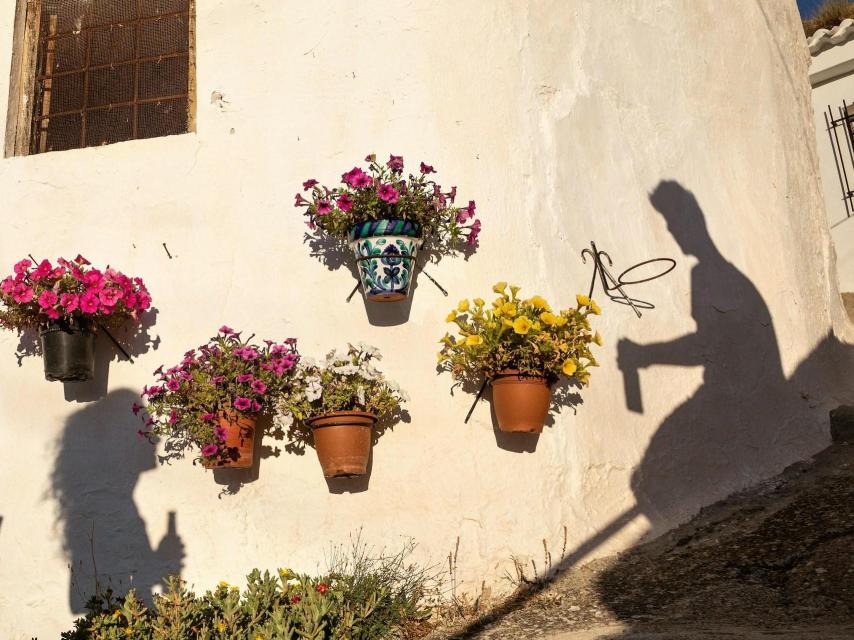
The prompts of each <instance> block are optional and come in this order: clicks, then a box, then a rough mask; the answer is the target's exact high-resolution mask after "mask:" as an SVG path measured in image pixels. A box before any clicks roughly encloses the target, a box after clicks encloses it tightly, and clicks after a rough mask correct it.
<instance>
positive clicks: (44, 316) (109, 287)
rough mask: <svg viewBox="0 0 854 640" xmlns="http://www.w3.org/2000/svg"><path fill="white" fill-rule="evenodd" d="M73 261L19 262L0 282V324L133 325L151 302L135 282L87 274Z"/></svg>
mask: <svg viewBox="0 0 854 640" xmlns="http://www.w3.org/2000/svg"><path fill="white" fill-rule="evenodd" d="M90 265H91V263H90V262H89V261H88V260H87V259H86V258H84V257H83V256H80V255H78V256H77V257H76V258H75V259H74V260H66V259H65V258H59V259H58V260H57V261H56V265H53V264H51V262H50V261H49V260H42V261H41V262H39V263H38V264H37V265H34V264H33V261H32V260H26V259H25V260H21V261H20V262H18V263H17V264H16V265H15V267H14V273H13V274H12V275H10V276H7V277H6V278H4V279H3V280H2V281H0V302H2V303H3V306H4V307H5V309H4V310H3V312H2V316H0V321H3V323H4V324H8V325H11V326H12V327H13V328H23V327H25V326H34V325H36V326H45V325H48V324H50V323H52V322H60V321H62V322H65V323H67V324H69V325H72V324H83V325H92V324H95V323H97V322H102V321H104V320H106V319H112V324H115V323H116V322H117V321H121V320H124V319H126V318H132V319H134V320H136V319H138V317H139V313H140V312H141V311H145V310H146V309H148V308H149V307H150V306H151V296H150V295H149V293H148V289H146V287H145V284H144V283H143V281H142V279H141V278H131V277H128V276H126V275H124V274H123V273H121V272H120V271H116V270H115V269H112V268H109V267H108V268H107V269H105V270H104V271H101V270H100V269H95V268H91V266H90Z"/></svg>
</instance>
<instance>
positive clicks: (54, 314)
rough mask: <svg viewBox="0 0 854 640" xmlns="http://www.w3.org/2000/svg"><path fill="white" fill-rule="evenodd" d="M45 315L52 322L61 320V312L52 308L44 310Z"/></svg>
mask: <svg viewBox="0 0 854 640" xmlns="http://www.w3.org/2000/svg"><path fill="white" fill-rule="evenodd" d="M44 314H45V315H46V316H47V317H48V318H50V319H51V320H59V311H57V310H56V309H54V308H53V307H50V308H49V309H45V310H44Z"/></svg>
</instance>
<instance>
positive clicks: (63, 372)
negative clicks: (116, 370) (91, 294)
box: [39, 327, 95, 382]
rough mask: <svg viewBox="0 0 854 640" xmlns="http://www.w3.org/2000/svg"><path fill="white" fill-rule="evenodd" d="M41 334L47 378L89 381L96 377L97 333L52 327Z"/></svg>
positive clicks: (51, 379)
mask: <svg viewBox="0 0 854 640" xmlns="http://www.w3.org/2000/svg"><path fill="white" fill-rule="evenodd" d="M39 337H40V338H41V343H42V358H43V359H44V377H45V379H46V380H50V381H58V382H85V381H86V380H91V379H92V378H93V377H94V376H95V334H94V333H93V332H92V331H89V330H88V329H81V328H62V327H48V328H47V329H45V330H44V331H42V332H41V333H40V334H39Z"/></svg>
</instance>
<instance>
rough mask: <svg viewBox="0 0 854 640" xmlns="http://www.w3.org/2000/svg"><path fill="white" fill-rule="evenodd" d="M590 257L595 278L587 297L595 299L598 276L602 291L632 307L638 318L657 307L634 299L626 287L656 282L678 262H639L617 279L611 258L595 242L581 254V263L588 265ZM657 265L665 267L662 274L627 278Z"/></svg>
mask: <svg viewBox="0 0 854 640" xmlns="http://www.w3.org/2000/svg"><path fill="white" fill-rule="evenodd" d="M588 256H589V257H590V258H591V259H592V260H593V276H592V277H591V278H590V291H589V293H588V294H587V297H589V298H592V297H593V290H594V289H595V288H596V278H597V276H598V278H599V280H600V282H601V283H602V289H603V290H604V291H605V295H606V296H608V298H610V299H611V300H613V301H614V302H618V303H620V304H626V305H628V306H630V307H631V308H632V309H633V310H634V312H635V314H637V317H638V318H640V317H641V316H642V315H643V314H642V313H641V312H640V310H641V309H655V305H654V304H652V303H651V302H647V301H645V300H639V299H638V298H632V297H631V296H629V295H628V294H627V293H626V291H625V287H628V286H629V285H635V284H641V283H643V282H649V281H650V280H656V279H658V278H661V277H662V276H665V275H667V274H668V273H670V272H671V271H673V270H674V269H675V268H676V260H674V259H673V258H652V259H651V260H644V261H643V262H638V263H637V264H634V265H632V266H631V267H629V268H628V269H625V270H623V272H622V273H620V275H618V276H617V277H616V278H615V277H614V276H613V275H612V274H611V272H610V271H609V270H608V267H613V266H614V262H613V261H612V260H611V256H609V255H608V253H607V252H605V251H600V250H599V249H597V248H596V243H595V242H593V241H591V242H590V248H589V249H584V250H582V252H581V261H582V262H583V263H584V264H587V258H588ZM603 258H604V259H605V260H607V261H608V266H605V261H604V260H603ZM657 263H660V264H661V266H662V267H663V270H662V271H661V272H659V273H655V274H654V275H651V276H647V277H645V278H633V279H632V278H631V277H628V278H627V276H629V274H631V273H632V272H633V271H635V270H636V269H640V268H641V267H645V266H647V265H652V264H657ZM615 291H616V292H617V295H615V294H614V292H615Z"/></svg>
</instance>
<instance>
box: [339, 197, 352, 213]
mask: <svg viewBox="0 0 854 640" xmlns="http://www.w3.org/2000/svg"><path fill="white" fill-rule="evenodd" d="M335 204H337V205H338V208H339V209H341V211H344V212H347V211H350V209H352V208H353V198H351V197H350V194H349V193H344V194H342V195H341V197H339V198H338V200H336V201H335Z"/></svg>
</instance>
